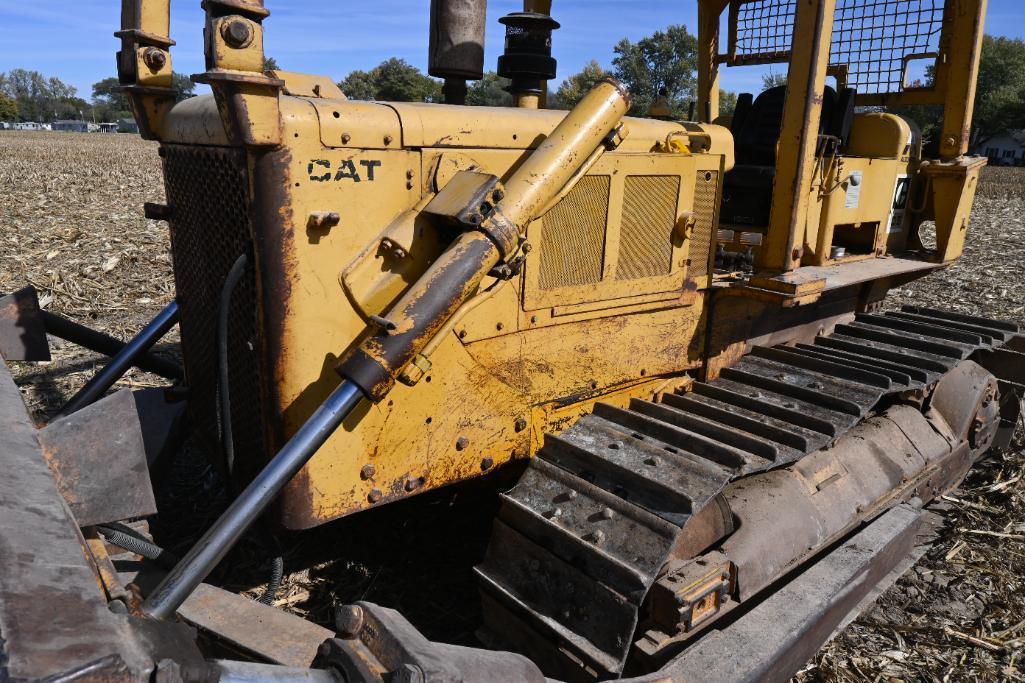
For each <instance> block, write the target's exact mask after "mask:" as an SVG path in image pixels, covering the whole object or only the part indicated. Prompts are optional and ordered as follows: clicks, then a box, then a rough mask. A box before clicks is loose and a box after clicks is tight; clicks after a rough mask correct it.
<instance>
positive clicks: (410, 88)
mask: <svg viewBox="0 0 1025 683" xmlns="http://www.w3.org/2000/svg"><path fill="white" fill-rule="evenodd" d="M613 52H614V55H615V56H614V58H613V60H612V65H611V67H609V68H606V67H603V66H602V65H601V64H599V63H598V62H597V61H596V60H592V61H591V62H590V63H588V64H587V65H586V66H585V67H584V68H583V69H582V70H581V71H580V72H579V73H575V74H573V75H571V76H569V77H567V78H566V79H564V80H563V81H562V83H561V84H559V86H558V88H557V89H556V90H554V91H549V93H548V106H549V107H552V108H556V109H570V108H571V107H573V106H574V105H575V104H576V103H577V102H579V101H580V98H582V97H583V96H584V94H585V93H587V91H588V90H590V89H591V88H592V87H593V86H594V85H595V84H596V83H598V82H599V81H601V80H602V79H605V78H608V77H609V76H614V77H616V78H617V79H619V80H620V81H621V82H622V83H624V84H625V85H626V86H627V87H628V88H629V89H630V93H631V94H632V95H633V109H632V110H631V114H634V115H644V114H646V113H647V111H648V108H649V107H650V106H651V103H652V102H654V101H655V99H656V98H657V97H658V96H659V92H660V91H665V93H666V95H665V97H666V99H667V101H668V104H669V107H670V109H671V111H672V113H673V116H674V117H676V118H684V117H685V116H686V114H687V113H688V110H689V109H690V103H691V102H693V101H694V100H695V97H696V89H697V75H696V74H697V38H695V37H694V35H692V34H691V33H690V32H689V31H688V30H687V27H686V26H682V25H681V26H670V27H668V28H667V29H666V30H664V31H656V32H655V33H653V34H652V35H650V36H647V37H646V38H642V39H641V40H639V41H637V42H632V41H630V40H627V39H625V38H624V39H623V40H621V41H619V43H617V44H616V46H615V47H614V48H613ZM338 85H339V87H340V88H341V89H342V92H344V93H345V94H346V95H347V96H348V97H349V98H351V99H354V100H382V101H392V102H440V101H441V99H442V97H441V81H439V80H437V79H434V78H431V77H430V76H427V75H426V74H424V73H423V72H421V71H420V70H419V69H418V68H417V67H415V66H413V65H412V64H410V63H409V62H407V61H405V60H404V59H398V58H391V59H386V60H385V61H383V62H381V63H380V64H378V65H377V66H376V67H374V68H373V69H370V70H369V71H353V72H351V73H349V75H348V76H346V77H345V78H344V79H342V81H341V82H340V83H339V84H338ZM508 85H509V83H508V81H507V80H506V79H504V78H502V77H500V76H499V75H498V74H496V73H495V72H493V71H489V72H487V73H485V74H484V78H483V79H481V80H479V81H474V82H472V83H470V84H469V87H468V89H467V98H466V100H467V104H470V105H484V106H504V105H508V104H511V102H512V98H511V96H510V95H509V93H508V92H506V90H505V88H506V87H508ZM721 99H722V110H723V112H729V111H732V110H733V105H734V104H735V103H736V95H734V94H733V93H729V92H724V93H723V94H722V98H721Z"/></svg>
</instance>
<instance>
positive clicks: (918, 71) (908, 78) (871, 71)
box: [730, 0, 944, 94]
mask: <svg viewBox="0 0 1025 683" xmlns="http://www.w3.org/2000/svg"><path fill="white" fill-rule="evenodd" d="M796 6H797V0H749V1H747V2H742V3H739V4H737V5H735V6H734V7H733V14H734V21H735V29H736V30H735V32H734V34H733V44H732V46H731V59H730V61H731V63H734V64H744V63H759V62H776V61H785V60H786V59H787V57H788V55H789V53H790V45H791V41H792V38H793V33H794V14H795V11H796ZM943 6H944V0H837V3H836V13H835V15H834V17H833V40H832V44H831V46H830V58H829V63H830V66H831V67H839V68H841V69H844V70H845V72H846V85H847V86H849V87H852V88H857V90H858V92H859V93H863V94H879V93H896V92H901V91H902V90H904V89H906V88H909V87H923V86H928V85H929V82H928V81H929V78H930V75H931V74H930V72H929V68H928V67H929V66H930V65H931V64H934V63H935V59H936V56H937V54H938V52H939V43H940V34H941V32H942V29H943ZM918 61H920V62H921V66H920V67H917V68H916V67H915V62H918Z"/></svg>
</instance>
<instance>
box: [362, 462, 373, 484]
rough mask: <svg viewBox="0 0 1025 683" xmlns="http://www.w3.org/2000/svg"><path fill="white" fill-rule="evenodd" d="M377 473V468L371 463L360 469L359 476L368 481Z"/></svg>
mask: <svg viewBox="0 0 1025 683" xmlns="http://www.w3.org/2000/svg"><path fill="white" fill-rule="evenodd" d="M375 474H377V468H376V467H374V466H373V465H371V464H366V465H364V466H363V467H362V468H361V469H360V471H359V478H360V479H362V480H364V481H366V480H367V479H370V478H371V477H373V476H374V475H375Z"/></svg>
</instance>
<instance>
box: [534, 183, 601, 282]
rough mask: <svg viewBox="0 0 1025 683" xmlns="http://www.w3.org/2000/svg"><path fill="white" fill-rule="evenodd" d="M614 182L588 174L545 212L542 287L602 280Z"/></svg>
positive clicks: (541, 265) (542, 247) (541, 270)
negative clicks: (611, 188)
mask: <svg viewBox="0 0 1025 683" xmlns="http://www.w3.org/2000/svg"><path fill="white" fill-rule="evenodd" d="M610 182H611V178H610V177H609V176H607V175H600V176H585V177H584V178H581V180H580V182H578V183H577V185H576V187H574V188H573V189H572V190H571V191H570V193H569V194H568V195H566V197H565V198H564V199H563V200H562V201H560V202H559V203H558V204H556V205H555V206H554V207H552V209H551V210H550V211H549V212H548V213H546V214H545V215H544V218H543V221H544V223H543V231H542V235H541V259H540V262H541V263H540V273H539V279H538V287H540V288H541V289H545V290H547V289H556V288H558V287H567V286H571V285H587V284H595V283H597V282H601V279H602V271H603V265H604V262H605V225H606V222H607V220H608V213H609V185H610Z"/></svg>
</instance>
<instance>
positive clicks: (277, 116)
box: [192, 0, 285, 147]
mask: <svg viewBox="0 0 1025 683" xmlns="http://www.w3.org/2000/svg"><path fill="white" fill-rule="evenodd" d="M203 8H204V9H205V10H206V26H205V29H204V31H203V35H204V37H205V53H206V65H207V70H206V72H205V73H202V74H197V75H194V76H192V80H193V81H195V82H196V83H205V84H207V85H209V86H210V88H211V89H212V90H213V93H214V99H215V100H216V101H217V109H218V110H219V111H220V113H221V120H222V121H223V122H224V125H225V130H226V132H227V133H228V138H229V139H230V140H231V141H232V143H233V144H236V145H245V146H247V147H267V146H276V145H278V144H280V143H281V110H280V102H279V94H280V92H281V90H282V89H283V88H284V86H285V82H284V81H283V80H281V79H280V78H276V77H274V76H269V75H266V74H264V73H263V64H264V55H265V53H264V49H263V20H264V19H265V18H267V16H268V15H269V14H270V12H269V11H268V10H267V9H266V8H265V7H264V6H263V0H205V2H204V3H203Z"/></svg>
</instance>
